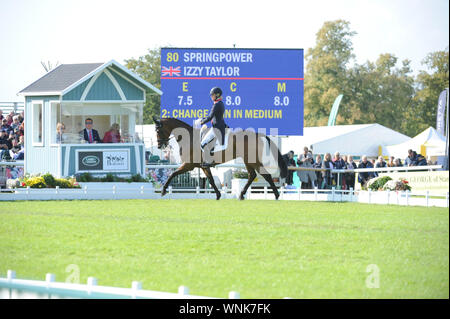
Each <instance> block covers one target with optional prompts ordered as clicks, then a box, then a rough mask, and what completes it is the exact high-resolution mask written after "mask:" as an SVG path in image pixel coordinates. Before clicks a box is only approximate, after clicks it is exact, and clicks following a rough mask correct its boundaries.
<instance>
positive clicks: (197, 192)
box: [195, 186, 200, 198]
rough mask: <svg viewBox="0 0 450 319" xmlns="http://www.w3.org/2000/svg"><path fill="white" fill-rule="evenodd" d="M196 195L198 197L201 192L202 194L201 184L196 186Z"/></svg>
mask: <svg viewBox="0 0 450 319" xmlns="http://www.w3.org/2000/svg"><path fill="white" fill-rule="evenodd" d="M195 194H196V195H195V196H196V197H197V198H198V197H199V194H200V186H197V187H196V188H195Z"/></svg>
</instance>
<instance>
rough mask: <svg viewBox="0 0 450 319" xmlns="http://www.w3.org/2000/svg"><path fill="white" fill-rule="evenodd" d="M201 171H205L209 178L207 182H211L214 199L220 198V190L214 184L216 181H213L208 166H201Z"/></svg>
mask: <svg viewBox="0 0 450 319" xmlns="http://www.w3.org/2000/svg"><path fill="white" fill-rule="evenodd" d="M202 169H203V172H204V173H205V175H206V177H207V178H208V180H209V183H210V184H211V186H212V187H213V188H214V191H215V192H216V199H217V200H219V199H220V196H221V195H220V191H219V189H218V188H217V186H216V183H215V182H214V177H213V175H212V173H211V169H210V168H209V167H204V168H202Z"/></svg>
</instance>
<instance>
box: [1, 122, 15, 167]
mask: <svg viewBox="0 0 450 319" xmlns="http://www.w3.org/2000/svg"><path fill="white" fill-rule="evenodd" d="M10 149H12V143H11V141H10V139H9V136H8V130H7V129H5V128H2V129H1V130H0V161H1V160H2V159H9V158H10V157H11V156H10V154H9V150H10Z"/></svg>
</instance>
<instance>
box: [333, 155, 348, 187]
mask: <svg viewBox="0 0 450 319" xmlns="http://www.w3.org/2000/svg"><path fill="white" fill-rule="evenodd" d="M333 165H334V168H335V169H345V168H346V165H345V161H344V160H343V159H342V158H341V154H339V152H336V153H334V158H333ZM343 175H344V174H342V173H341V174H334V179H335V180H336V182H337V185H340V186H341V188H343V189H345V182H344V180H343V178H342V177H343Z"/></svg>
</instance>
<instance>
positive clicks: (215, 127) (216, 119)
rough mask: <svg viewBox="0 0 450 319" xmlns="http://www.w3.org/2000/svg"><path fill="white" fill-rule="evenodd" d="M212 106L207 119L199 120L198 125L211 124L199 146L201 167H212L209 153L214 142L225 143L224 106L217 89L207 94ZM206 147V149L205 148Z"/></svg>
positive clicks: (212, 163)
mask: <svg viewBox="0 0 450 319" xmlns="http://www.w3.org/2000/svg"><path fill="white" fill-rule="evenodd" d="M209 95H210V97H211V99H212V100H213V102H214V104H213V106H212V107H211V111H210V112H209V115H208V117H206V118H204V119H202V120H201V122H200V125H204V124H206V123H208V122H211V125H212V129H210V130H209V132H208V133H206V135H205V136H204V137H203V138H202V141H201V143H200V146H201V148H202V150H203V155H204V156H203V164H202V165H203V166H204V167H209V166H212V165H214V162H213V161H212V160H211V156H212V154H211V152H212V150H213V148H214V144H215V141H216V140H218V141H219V142H220V144H221V145H223V144H224V142H225V128H226V127H227V125H226V124H225V121H224V119H223V114H224V113H225V105H224V104H223V102H222V90H221V89H220V88H218V87H213V88H212V89H211V91H210V92H209ZM207 146H208V147H207Z"/></svg>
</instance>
